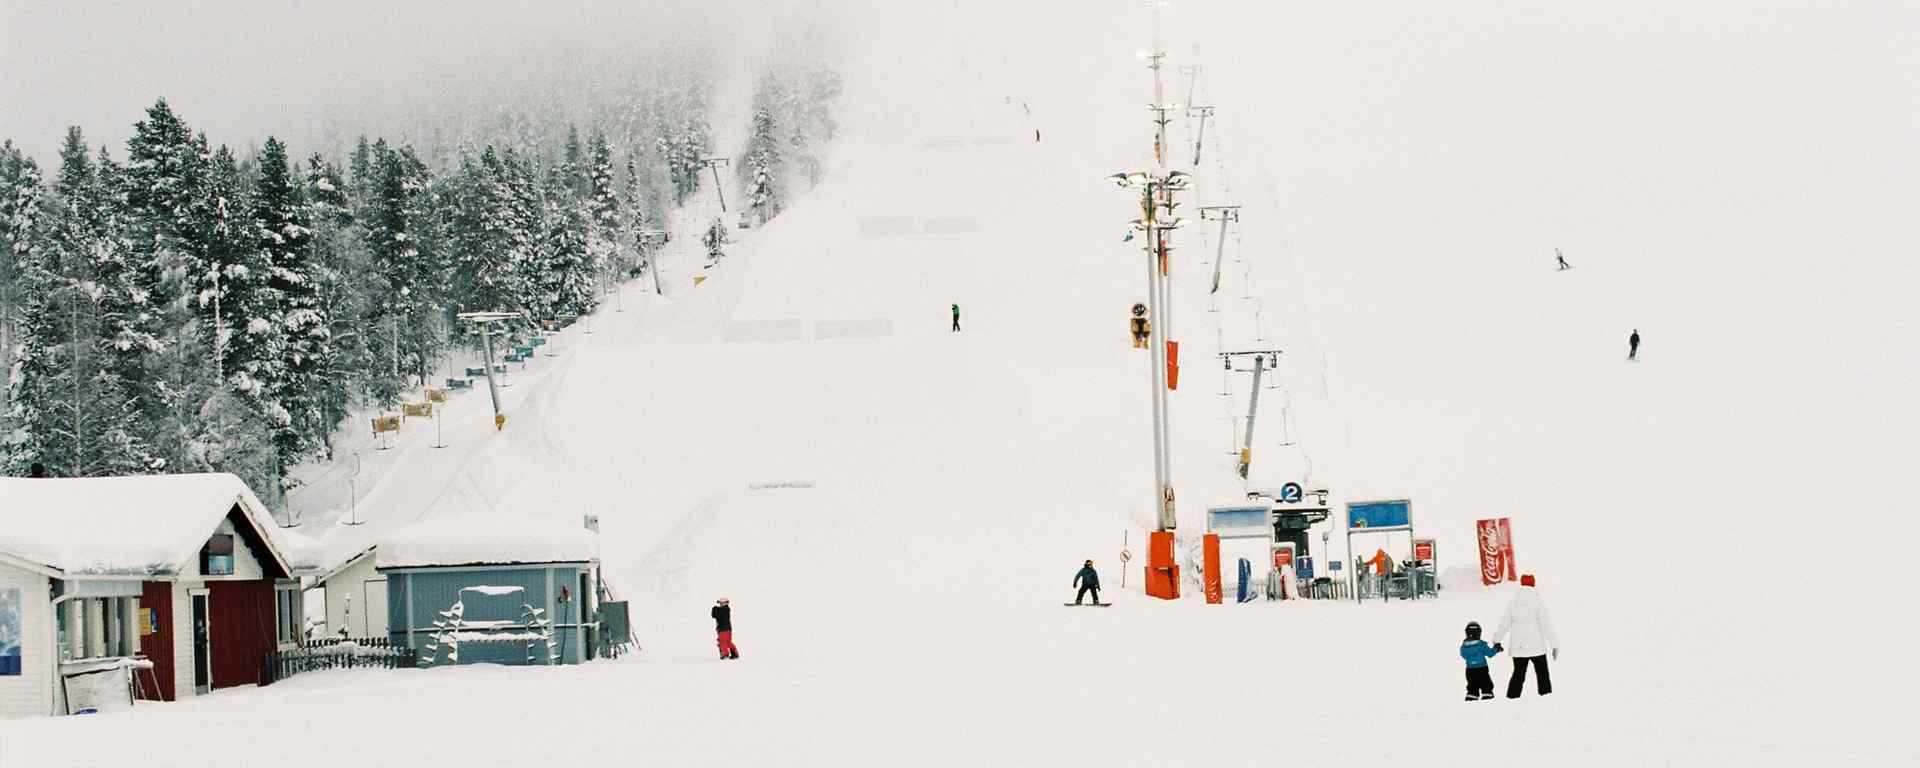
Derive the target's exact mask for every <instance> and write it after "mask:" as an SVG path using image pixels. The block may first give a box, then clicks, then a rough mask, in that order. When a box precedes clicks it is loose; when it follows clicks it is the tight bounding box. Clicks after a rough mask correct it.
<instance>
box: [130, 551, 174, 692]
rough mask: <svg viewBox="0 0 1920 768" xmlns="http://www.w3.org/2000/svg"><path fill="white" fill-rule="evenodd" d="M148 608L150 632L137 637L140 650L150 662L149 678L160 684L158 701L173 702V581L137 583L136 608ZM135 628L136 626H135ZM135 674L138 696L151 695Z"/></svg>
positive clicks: (146, 682)
mask: <svg viewBox="0 0 1920 768" xmlns="http://www.w3.org/2000/svg"><path fill="white" fill-rule="evenodd" d="M148 609H152V611H153V621H154V627H153V629H154V633H153V634H151V635H141V636H140V653H141V654H143V655H145V656H146V657H147V659H148V660H150V661H152V662H153V677H154V680H155V681H158V682H159V684H160V694H159V695H160V700H161V701H173V584H171V583H168V582H164V581H149V582H146V583H144V584H141V585H140V610H141V611H142V612H144V611H147V610H148ZM136 628H137V625H136ZM141 677H145V675H141V674H138V673H136V675H135V679H136V682H137V683H138V687H139V689H140V695H141V696H143V697H144V696H152V695H154V692H153V691H152V690H150V689H151V687H152V686H151V685H150V682H151V681H148V680H140V679H138V678H141Z"/></svg>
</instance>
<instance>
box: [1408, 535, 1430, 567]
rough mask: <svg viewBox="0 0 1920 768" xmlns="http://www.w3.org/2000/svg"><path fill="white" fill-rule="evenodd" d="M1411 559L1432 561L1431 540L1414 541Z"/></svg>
mask: <svg viewBox="0 0 1920 768" xmlns="http://www.w3.org/2000/svg"><path fill="white" fill-rule="evenodd" d="M1413 559H1415V560H1422V561H1427V562H1431V561H1432V560H1433V539H1414V540H1413Z"/></svg>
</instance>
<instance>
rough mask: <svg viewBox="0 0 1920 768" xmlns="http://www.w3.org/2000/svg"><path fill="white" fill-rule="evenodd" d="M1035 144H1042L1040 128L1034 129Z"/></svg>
mask: <svg viewBox="0 0 1920 768" xmlns="http://www.w3.org/2000/svg"><path fill="white" fill-rule="evenodd" d="M1033 143H1035V144H1038V143H1040V129H1038V128H1035V129H1033Z"/></svg>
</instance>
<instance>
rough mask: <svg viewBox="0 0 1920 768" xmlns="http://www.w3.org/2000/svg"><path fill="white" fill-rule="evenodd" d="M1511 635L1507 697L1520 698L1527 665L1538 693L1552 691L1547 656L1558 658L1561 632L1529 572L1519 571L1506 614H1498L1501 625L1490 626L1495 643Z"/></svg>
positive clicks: (1497, 643)
mask: <svg viewBox="0 0 1920 768" xmlns="http://www.w3.org/2000/svg"><path fill="white" fill-rule="evenodd" d="M1509 633H1511V634H1512V636H1513V677H1512V678H1509V679H1508V680H1507V698H1509V699H1517V698H1520V689H1521V688H1522V687H1524V686H1526V684H1527V666H1528V665H1532V666H1533V677H1534V683H1535V687H1536V689H1537V690H1539V692H1540V695H1542V696H1545V695H1547V694H1550V693H1553V678H1552V677H1551V676H1550V675H1549V674H1548V673H1547V659H1548V658H1549V657H1551V658H1554V659H1558V658H1560V636H1559V635H1557V634H1554V631H1553V616H1552V615H1551V614H1549V613H1548V612H1547V604H1546V603H1545V602H1542V601H1541V600H1540V593H1539V592H1536V591H1534V578H1533V574H1531V573H1523V574H1521V575H1520V591H1518V592H1515V593H1513V600H1511V601H1509V602H1508V603H1507V612H1506V615H1504V616H1501V617H1500V626H1498V627H1495V628H1494V630H1493V640H1494V643H1495V647H1499V642H1500V641H1501V640H1504V639H1507V636H1508V634H1509Z"/></svg>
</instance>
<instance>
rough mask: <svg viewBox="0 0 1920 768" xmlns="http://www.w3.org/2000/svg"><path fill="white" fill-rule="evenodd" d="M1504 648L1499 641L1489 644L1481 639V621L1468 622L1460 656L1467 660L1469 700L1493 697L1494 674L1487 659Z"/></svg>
mask: <svg viewBox="0 0 1920 768" xmlns="http://www.w3.org/2000/svg"><path fill="white" fill-rule="evenodd" d="M1502 650H1505V649H1503V648H1501V647H1500V644H1499V643H1494V644H1493V645H1487V641H1485V640H1482V639H1480V622H1477V621H1469V622H1467V639H1466V640H1464V641H1462V642H1461V643H1460V658H1462V659H1466V660H1467V701H1480V700H1483V699H1491V698H1493V675H1491V674H1489V673H1488V672H1487V659H1491V658H1493V657H1494V656H1495V655H1497V654H1499V653H1500V651H1502Z"/></svg>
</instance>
